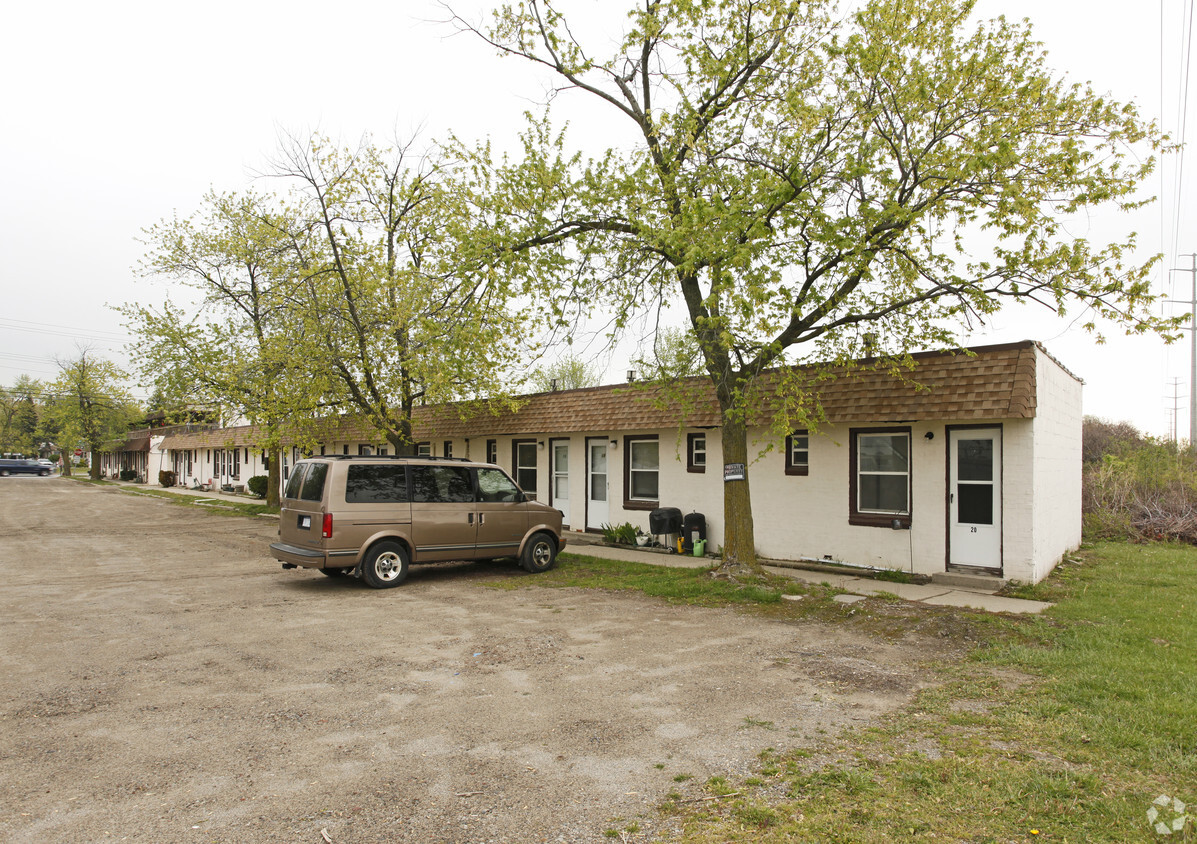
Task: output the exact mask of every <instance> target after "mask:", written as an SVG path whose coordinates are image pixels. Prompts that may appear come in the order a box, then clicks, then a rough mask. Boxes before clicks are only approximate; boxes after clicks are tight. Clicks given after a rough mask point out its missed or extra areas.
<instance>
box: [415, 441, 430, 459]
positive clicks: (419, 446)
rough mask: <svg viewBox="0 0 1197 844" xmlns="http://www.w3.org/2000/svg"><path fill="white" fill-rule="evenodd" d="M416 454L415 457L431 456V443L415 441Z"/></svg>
mask: <svg viewBox="0 0 1197 844" xmlns="http://www.w3.org/2000/svg"><path fill="white" fill-rule="evenodd" d="M416 456H417V457H431V456H432V443H416Z"/></svg>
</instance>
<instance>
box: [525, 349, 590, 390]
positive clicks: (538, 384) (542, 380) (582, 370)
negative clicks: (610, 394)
mask: <svg viewBox="0 0 1197 844" xmlns="http://www.w3.org/2000/svg"><path fill="white" fill-rule="evenodd" d="M531 381H532V390H533V391H534V392H537V393H548V392H551V391H553V390H579V389H581V388H583V387H596V386H598V383H599V372H598V370H597V368H596V367H595V366H592V365H591V364H589V363H587V362H586V361H584V360H582V359H581V358H579V357H577V356H575V355H565V356H564V357H561V358H559V359H558V360H556V361H555V362H553V363H551V364H549V365H548V366H543V367H540V368H539V369H537V370H536V371H535V372H533V373H532V378H531Z"/></svg>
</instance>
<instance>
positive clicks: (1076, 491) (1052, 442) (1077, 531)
mask: <svg viewBox="0 0 1197 844" xmlns="http://www.w3.org/2000/svg"><path fill="white" fill-rule="evenodd" d="M1036 361H1037V366H1036V374H1035V377H1036V386H1037V391H1038V405H1039V406H1038V410H1037V412H1036V416H1035V425H1034V430H1035V433H1034V459H1033V462H1032V466H1033V473H1032V480H1031V492H1032V495H1033V499H1034V508H1035V520H1034V530H1033V532H1032V547H1031V568H1030V571H1028V572H1027V574H1026V576H1025V577H1024V576H1021V575H1014V574H1012V573H1008V574H1007V577H1010V578H1015V577H1017V579H1019V580H1024V581H1026V582H1029V583H1038V582H1039V581H1040V580H1042V579H1043V578H1045V577H1047V575H1048V574H1049V573H1050V572H1051V570H1052V569H1053V568H1055V566H1056V564H1057V563H1058V562H1060V559H1061V557H1063V555H1064V554H1066V553H1067V552H1069V551H1072V550H1075V549H1076V548H1078V547H1080V544H1081V426H1082V415H1083V411H1082V401H1081V388H1082V385H1081V382H1080V381H1078V380H1077V379H1076V378H1075V377H1073V376H1072V375H1070V374H1069V373H1068V372H1066V371H1064V369H1062V368H1061V367H1060V365H1059V364H1057V363H1056V362H1055V361H1054V360H1052V359H1051V358H1049V357H1048V356H1047V355H1045V354H1042V353H1040V354H1037V355H1036Z"/></svg>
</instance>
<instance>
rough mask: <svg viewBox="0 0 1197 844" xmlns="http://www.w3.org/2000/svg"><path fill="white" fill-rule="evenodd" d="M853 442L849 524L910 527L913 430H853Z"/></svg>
mask: <svg viewBox="0 0 1197 844" xmlns="http://www.w3.org/2000/svg"><path fill="white" fill-rule="evenodd" d="M851 443H852V448H851V454H850V455H849V462H850V464H851V472H852V477H851V478H850V479H849V487H850V493H849V494H850V502H849V505H850V510H849V518H848V521H849V523H850V524H854V525H875V526H878V527H891V526H892V525H893V522H894V520H895V519H896V520H897V521H898V522H899V524H900V525H901V526H902V527H910V429H909V428H883V429H877V428H874V429H860V430H853V431H852V432H851Z"/></svg>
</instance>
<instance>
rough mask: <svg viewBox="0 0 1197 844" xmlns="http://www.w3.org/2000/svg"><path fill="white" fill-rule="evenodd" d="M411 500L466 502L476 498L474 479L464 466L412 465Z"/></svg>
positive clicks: (419, 501) (444, 502)
mask: <svg viewBox="0 0 1197 844" xmlns="http://www.w3.org/2000/svg"><path fill="white" fill-rule="evenodd" d="M411 500H412V501H415V502H417V503H440V504H464V503H467V502H471V501H473V500H474V479H473V478H471V477H470V470H469V469H467V468H465V467H464V466H460V467H459V466H412V467H411Z"/></svg>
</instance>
